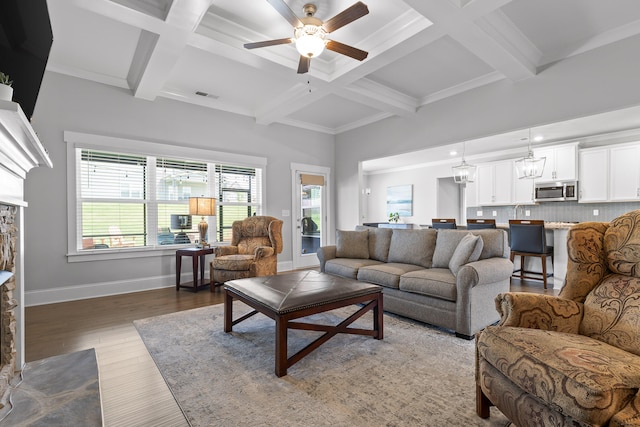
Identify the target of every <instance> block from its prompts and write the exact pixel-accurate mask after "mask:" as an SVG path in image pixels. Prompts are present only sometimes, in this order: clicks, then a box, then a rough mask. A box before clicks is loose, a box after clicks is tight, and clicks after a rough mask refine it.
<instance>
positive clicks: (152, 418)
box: [25, 279, 558, 427]
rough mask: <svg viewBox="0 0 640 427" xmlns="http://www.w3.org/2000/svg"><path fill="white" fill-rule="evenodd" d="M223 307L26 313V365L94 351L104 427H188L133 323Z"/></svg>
mask: <svg viewBox="0 0 640 427" xmlns="http://www.w3.org/2000/svg"><path fill="white" fill-rule="evenodd" d="M511 289H512V291H518V292H535V293H547V294H557V293H558V290H554V289H546V290H545V289H543V287H542V283H541V282H537V281H528V280H525V281H522V282H520V280H518V279H512V285H511ZM222 302H223V296H222V289H221V287H216V288H215V290H214V292H210V291H209V289H208V288H205V289H202V290H200V291H199V292H197V293H194V292H192V291H189V290H185V289H181V290H180V291H179V292H176V290H175V288H173V287H172V288H164V289H157V290H152V291H145V292H137V293H130V294H125V295H117V296H110V297H103V298H94V299H87V300H81V301H72V302H64V303H58V304H48V305H41V306H35V307H27V308H26V309H25V321H26V330H25V335H26V359H27V362H30V361H34V360H40V359H43V358H46V357H50V356H55V355H59V354H66V353H71V352H74V351H78V350H84V349H87V348H92V347H94V348H95V349H96V355H97V358H98V367H99V371H100V388H101V393H102V401H103V414H104V425H105V426H107V427H111V426H126V427H135V426H167V427H170V426H176V427H177V426H180V427H182V426H188V423H187V422H186V420H185V419H184V416H183V415H182V412H181V411H180V409H179V407H178V405H177V403H176V402H175V400H174V399H173V396H172V395H171V392H170V391H169V389H168V388H167V386H166V384H165V382H164V380H163V378H162V376H161V375H160V372H159V371H158V369H157V368H156V366H155V363H154V362H153V360H152V359H151V356H150V355H149V353H148V352H147V350H146V348H145V346H144V344H143V342H142V340H141V339H140V336H139V335H138V333H137V331H136V329H135V327H134V326H133V324H132V322H133V321H134V320H136V319H143V318H146V317H152V316H159V315H161V314H167V313H173V312H177V311H182V310H189V309H192V308H197V307H204V306H207V305H212V304H219V303H222Z"/></svg>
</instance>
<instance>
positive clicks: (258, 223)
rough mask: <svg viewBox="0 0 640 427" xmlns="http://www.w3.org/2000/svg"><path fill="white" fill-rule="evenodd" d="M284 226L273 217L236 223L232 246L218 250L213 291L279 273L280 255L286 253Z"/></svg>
mask: <svg viewBox="0 0 640 427" xmlns="http://www.w3.org/2000/svg"><path fill="white" fill-rule="evenodd" d="M282 224H283V221H282V220H280V219H276V218H273V217H270V216H251V217H249V218H245V219H243V220H242V221H234V222H233V224H232V237H231V245H229V246H216V247H215V248H214V255H215V257H214V259H213V260H212V261H211V264H210V278H211V289H212V290H213V285H214V284H215V283H224V282H227V281H229V280H234V279H244V278H246V277H258V276H269V275H272V274H276V273H277V272H278V254H279V253H281V252H282Z"/></svg>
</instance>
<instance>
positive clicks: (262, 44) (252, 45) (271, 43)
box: [244, 38, 293, 49]
mask: <svg viewBox="0 0 640 427" xmlns="http://www.w3.org/2000/svg"><path fill="white" fill-rule="evenodd" d="M292 42H293V39H292V38H287V39H278V40H266V41H263V42H254V43H245V44H244V47H245V48H246V49H255V48H258V47H267V46H275V45H278V44H288V43H292Z"/></svg>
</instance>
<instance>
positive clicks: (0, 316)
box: [0, 101, 53, 408]
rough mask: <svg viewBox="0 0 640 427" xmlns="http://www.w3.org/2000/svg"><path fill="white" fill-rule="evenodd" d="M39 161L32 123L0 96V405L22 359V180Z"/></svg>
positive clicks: (43, 156)
mask: <svg viewBox="0 0 640 427" xmlns="http://www.w3.org/2000/svg"><path fill="white" fill-rule="evenodd" d="M38 166H46V167H53V164H52V162H51V159H50V158H49V154H48V153H47V151H46V150H45V149H44V147H43V146H42V143H41V142H40V140H39V139H38V135H36V133H35V131H34V130H33V127H31V123H30V122H29V120H28V119H27V117H26V116H25V114H24V112H23V111H22V108H20V105H19V104H18V103H15V102H10V101H0V183H2V184H1V185H0V233H1V234H0V242H5V243H6V244H3V245H1V247H2V248H4V249H5V250H0V270H4V271H2V273H5V274H3V275H2V276H3V277H1V278H0V281H2V282H4V284H3V285H2V286H0V363H1V364H2V366H1V367H0V408H2V407H3V406H4V405H5V403H6V402H5V399H6V398H7V396H8V391H9V387H8V384H9V383H10V381H11V379H12V378H13V376H14V375H15V372H16V371H17V370H20V369H22V366H23V365H24V362H25V360H24V354H25V351H24V350H25V348H24V326H25V322H24V269H25V266H24V248H25V242H24V229H23V224H24V223H25V222H24V210H25V207H26V206H27V202H26V200H25V196H24V181H25V179H26V178H27V173H28V172H29V171H30V170H31V169H33V168H35V167H38ZM7 248H8V249H9V252H8V253H7V251H6V249H7ZM6 275H8V276H9V277H4V276H6ZM7 279H8V280H7Z"/></svg>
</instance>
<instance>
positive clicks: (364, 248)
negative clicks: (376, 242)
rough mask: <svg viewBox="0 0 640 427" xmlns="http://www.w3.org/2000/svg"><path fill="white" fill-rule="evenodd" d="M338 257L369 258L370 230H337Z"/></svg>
mask: <svg viewBox="0 0 640 427" xmlns="http://www.w3.org/2000/svg"><path fill="white" fill-rule="evenodd" d="M336 257H338V258H361V259H367V258H369V231H368V230H362V231H347V230H336Z"/></svg>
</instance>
